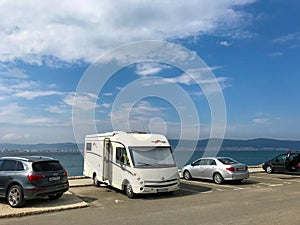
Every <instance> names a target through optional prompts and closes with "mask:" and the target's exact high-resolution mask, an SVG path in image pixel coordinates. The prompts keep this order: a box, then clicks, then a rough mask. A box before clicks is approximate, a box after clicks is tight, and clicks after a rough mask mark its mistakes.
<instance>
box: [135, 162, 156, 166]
mask: <svg viewBox="0 0 300 225" xmlns="http://www.w3.org/2000/svg"><path fill="white" fill-rule="evenodd" d="M137 166H152V164H149V163H144V162H137Z"/></svg>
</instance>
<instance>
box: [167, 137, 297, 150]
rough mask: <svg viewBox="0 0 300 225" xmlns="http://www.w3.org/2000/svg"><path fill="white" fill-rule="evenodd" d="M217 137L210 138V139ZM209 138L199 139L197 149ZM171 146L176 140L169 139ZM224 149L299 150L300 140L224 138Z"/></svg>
mask: <svg viewBox="0 0 300 225" xmlns="http://www.w3.org/2000/svg"><path fill="white" fill-rule="evenodd" d="M214 140H217V141H220V140H219V139H212V141H214ZM208 141H209V139H204V140H199V141H198V143H197V147H196V148H197V149H199V150H201V149H203V148H205V147H206V146H207V143H208ZM191 142H192V141H188V140H185V141H183V145H187V146H189V145H190V143H191ZM170 143H171V145H172V146H176V145H177V143H178V140H170ZM226 149H233V150H234V149H239V150H243V149H245V150H246V149H249V150H251V149H257V150H259V149H284V150H288V151H292V150H300V141H290V140H276V139H268V138H257V139H251V140H232V139H224V140H223V142H222V146H221V150H226Z"/></svg>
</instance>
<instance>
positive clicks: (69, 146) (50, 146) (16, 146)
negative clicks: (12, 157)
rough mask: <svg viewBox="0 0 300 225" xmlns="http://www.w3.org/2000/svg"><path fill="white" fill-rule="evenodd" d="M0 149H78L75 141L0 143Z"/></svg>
mask: <svg viewBox="0 0 300 225" xmlns="http://www.w3.org/2000/svg"><path fill="white" fill-rule="evenodd" d="M0 150H1V151H5V150H23V151H26V150H29V151H42V150H52V151H55V150H78V146H77V144H75V143H54V144H26V145H22V144H9V143H4V144H0Z"/></svg>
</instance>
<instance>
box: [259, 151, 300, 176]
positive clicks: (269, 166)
mask: <svg viewBox="0 0 300 225" xmlns="http://www.w3.org/2000/svg"><path fill="white" fill-rule="evenodd" d="M262 167H263V169H264V170H265V171H266V172H267V173H273V172H300V152H287V153H283V154H280V155H278V156H276V157H275V158H273V159H271V160H268V161H266V162H265V163H264V164H263V165H262Z"/></svg>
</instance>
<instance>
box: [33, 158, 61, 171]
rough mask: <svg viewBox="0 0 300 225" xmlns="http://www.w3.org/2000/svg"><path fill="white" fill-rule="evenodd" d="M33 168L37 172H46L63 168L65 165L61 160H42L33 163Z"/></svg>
mask: <svg viewBox="0 0 300 225" xmlns="http://www.w3.org/2000/svg"><path fill="white" fill-rule="evenodd" d="M32 169H33V170H34V171H35V172H44V171H57V170H62V169H63V167H62V166H61V164H60V163H59V161H42V162H35V163H33V164H32Z"/></svg>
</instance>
